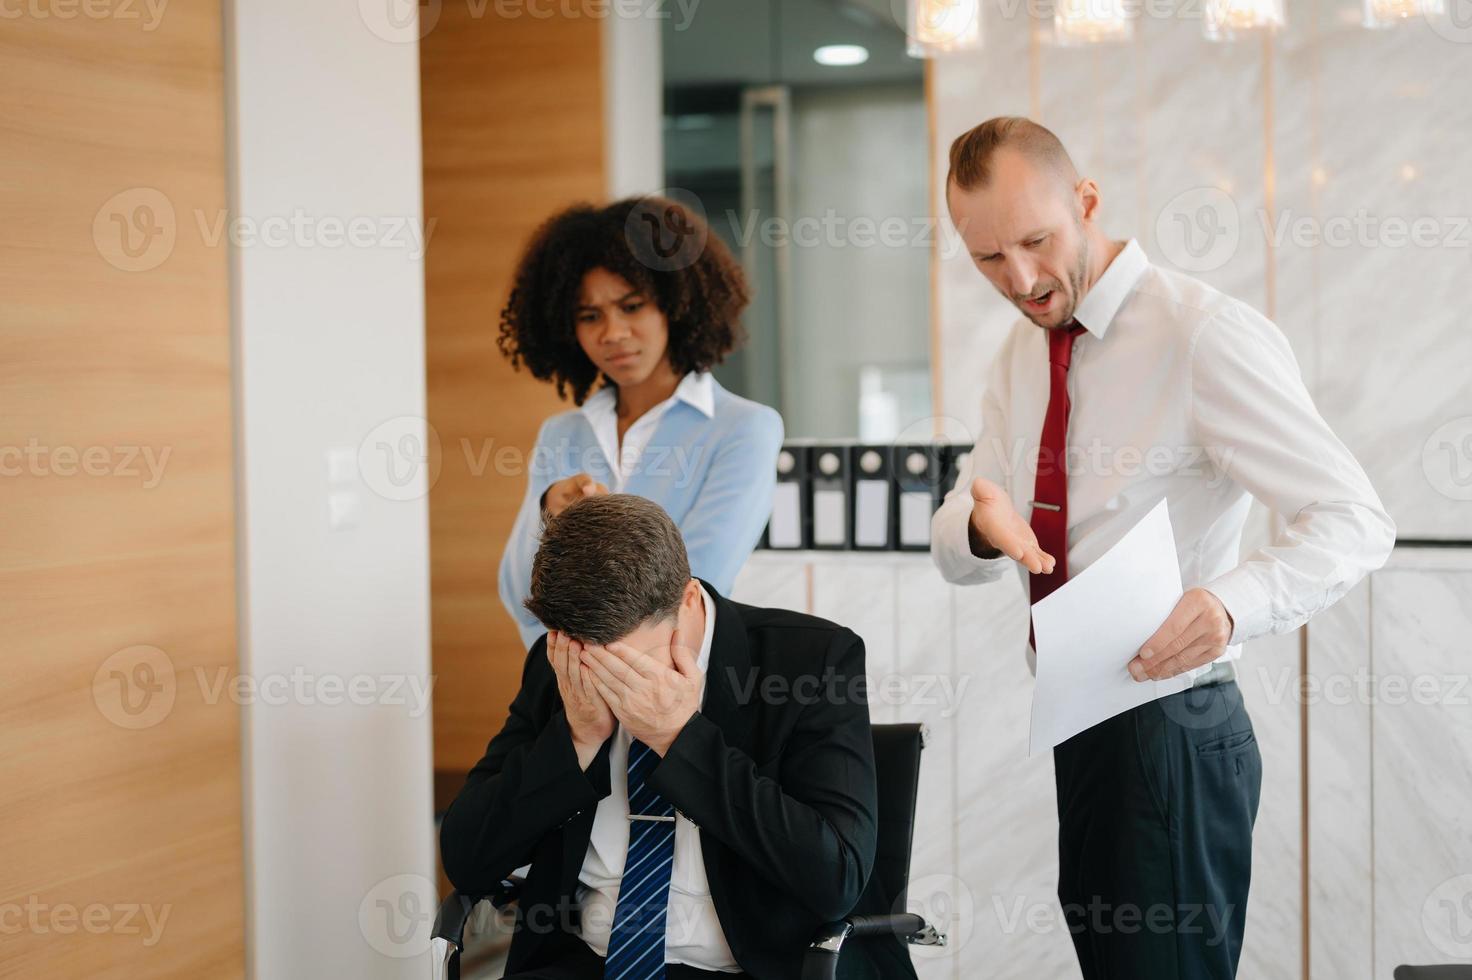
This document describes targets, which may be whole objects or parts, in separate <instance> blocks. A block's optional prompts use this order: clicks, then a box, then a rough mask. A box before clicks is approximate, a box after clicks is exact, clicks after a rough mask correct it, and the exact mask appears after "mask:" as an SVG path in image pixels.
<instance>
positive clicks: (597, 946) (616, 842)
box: [577, 586, 741, 973]
mask: <svg viewBox="0 0 1472 980" xmlns="http://www.w3.org/2000/svg"><path fill="white" fill-rule="evenodd" d="M699 588H700V599H701V602H702V603H703V604H704V606H705V636H704V637H703V638H702V639H701V641H700V653H699V655H698V656H697V657H696V660H695V662H696V665H697V666H698V667H699V668H700V673H701V677H702V681H701V691H700V695H701V699H702V701H704V698H705V682H704V680H703V678H704V676H705V671H706V667H707V666H708V665H709V664H710V645H711V638H712V637H713V636H714V635H715V628H716V609H715V604H714V603H713V602H711V598H710V596H709V595H708V594H707V593H706V591H705V587H704V586H699ZM629 742H630V737H629V733H628V732H627V731H626V730H625V729H624V727H623V726H622V725H620V726H619V727H618V729H617V730H616V731H615V732H614V734H613V744H612V745H611V746H609V750H608V765H609V769H610V774H609V776H610V778H609V785H610V792H609V794H608V795H607V796H605V797H604V798H603V799H602V800H600V801H599V802H598V810H597V812H596V813H595V814H594V815H593V832H592V836H591V837H590V838H589V839H588V853H587V856H586V857H584V858H583V869H582V872H581V873H580V874H579V875H578V882H579V887H578V894H577V901H578V907H579V909H580V910H581V913H582V937H583V942H585V943H587V944H588V946H589V947H590V948H591V949H592V950H593V952H595V953H597V954H598V955H599V956H607V955H608V935H609V932H610V931H611V930H612V928H613V913H614V909H615V908H616V907H617V906H618V889H619V883H620V882H621V881H622V879H623V873H624V858H626V857H627V856H628V850H629V789H628V785H629ZM664 957H665V962H666V963H684V964H686V965H687V966H693V967H695V968H696V969H700V970H715V971H719V972H722V973H739V972H740V971H741V968H740V967H739V966H737V965H736V958H735V957H734V956H732V955H731V947H730V946H728V945H727V944H726V934H725V932H724V931H723V930H722V929H721V921H720V919H719V918H718V917H717V916H716V908H715V905H714V903H712V901H711V897H710V883H709V882H708V881H707V880H706V877H705V858H704V856H703V855H702V854H701V850H700V828H699V827H697V826H695V824H693V823H691V822H690V821H689V820H686V819H685V816H684V815H683V814H681V813H679V812H678V811H676V814H675V859H674V864H673V865H672V866H671V868H670V901H669V912H668V915H667V917H666V920H665V942H664Z"/></svg>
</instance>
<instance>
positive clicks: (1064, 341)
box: [1028, 323, 1084, 650]
mask: <svg viewBox="0 0 1472 980" xmlns="http://www.w3.org/2000/svg"><path fill="white" fill-rule="evenodd" d="M1083 330H1084V328H1083V326H1082V325H1080V324H1077V323H1075V324H1074V325H1073V326H1071V327H1058V328H1056V329H1054V330H1049V331H1048V376H1049V382H1048V385H1049V392H1048V414H1047V415H1045V416H1043V435H1042V438H1041V439H1040V440H1039V441H1038V476H1037V483H1036V484H1035V485H1034V487H1033V505H1032V518H1031V520H1030V521H1029V523H1030V524H1031V525H1032V533H1033V534H1035V535H1037V538H1038V546H1039V547H1040V548H1042V549H1043V550H1044V551H1046V552H1047V553H1048V554H1050V555H1052V556H1053V559H1054V565H1053V571H1052V573H1051V574H1049V575H1036V574H1035V575H1031V576H1030V577H1029V587H1030V591H1031V593H1032V601H1033V602H1037V601H1038V600H1039V599H1041V598H1043V597H1044V596H1046V595H1048V594H1049V593H1051V592H1052V591H1053V590H1054V589H1056V588H1058V586H1060V585H1062V584H1063V583H1064V582H1067V581H1068V471H1067V465H1066V464H1067V455H1066V454H1067V450H1068V407H1069V406H1068V363H1069V361H1071V360H1072V359H1073V341H1074V338H1076V337H1077V336H1078V335H1079V334H1081V333H1083ZM1028 642H1030V643H1032V644H1033V649H1034V650H1036V649H1037V643H1036V642H1035V641H1034V640H1033V638H1032V635H1031V631H1030V629H1029V634H1028Z"/></svg>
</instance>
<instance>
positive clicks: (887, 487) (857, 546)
mask: <svg viewBox="0 0 1472 980" xmlns="http://www.w3.org/2000/svg"><path fill="white" fill-rule="evenodd" d="M970 449H971V447H970V446H961V445H949V444H946V443H906V444H889V445H886V444H873V443H864V442H858V441H842V440H793V441H790V442H788V443H785V444H784V445H783V447H782V450H781V452H780V453H779V454H778V457H777V487H776V490H775V491H774V493H773V499H772V515H771V518H770V520H769V521H768V523H767V529H766V531H765V533H764V534H763V535H762V540H761V543H760V545H759V547H760V548H761V549H762V550H765V551H866V552H874V551H928V550H930V518H931V515H933V514H934V513H935V510H936V508H937V507H939V506H940V502H941V500H942V499H943V498H944V497H945V494H946V492H947V491H948V490H949V489H950V488H951V486H953V485H954V483H955V480H956V473H957V472H958V471H959V469H960V467H961V466H962V465H964V457H965V454H966V453H968V452H969V451H970Z"/></svg>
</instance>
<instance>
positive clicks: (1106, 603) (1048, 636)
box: [1028, 500, 1191, 755]
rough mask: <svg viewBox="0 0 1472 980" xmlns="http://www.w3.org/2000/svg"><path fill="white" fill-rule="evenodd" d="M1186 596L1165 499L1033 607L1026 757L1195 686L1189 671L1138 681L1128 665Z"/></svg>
mask: <svg viewBox="0 0 1472 980" xmlns="http://www.w3.org/2000/svg"><path fill="white" fill-rule="evenodd" d="M1181 594H1182V590H1181V568H1180V564H1179V563H1178V561H1177V560H1176V542H1175V534H1174V532H1173V531H1172V530H1171V525H1170V511H1169V510H1168V509H1167V508H1166V505H1165V501H1164V500H1162V501H1160V503H1158V504H1156V505H1155V507H1154V509H1153V510H1151V511H1150V513H1149V514H1146V515H1145V517H1144V518H1143V519H1141V521H1140V523H1138V524H1136V525H1135V526H1134V527H1132V528H1130V530H1129V531H1128V532H1127V533H1126V534H1125V536H1124V537H1123V538H1121V539H1120V541H1119V543H1118V544H1116V545H1115V546H1114V547H1113V548H1111V549H1109V551H1108V552H1106V553H1105V554H1104V555H1103V556H1102V557H1100V558H1099V559H1098V560H1097V561H1095V562H1094V563H1093V564H1092V565H1090V566H1089V567H1088V568H1086V569H1084V570H1083V571H1082V572H1080V573H1079V574H1078V575H1076V576H1074V577H1072V578H1070V579H1069V580H1068V581H1067V582H1065V583H1064V584H1063V585H1062V586H1060V587H1059V588H1058V590H1057V591H1056V592H1054V593H1053V594H1052V595H1049V596H1047V597H1046V598H1044V599H1042V600H1041V601H1039V602H1037V603H1035V604H1034V605H1033V607H1032V624H1033V633H1034V637H1035V639H1036V641H1037V682H1036V684H1035V686H1034V687H1033V694H1032V733H1031V737H1030V739H1029V741H1028V754H1029V755H1037V754H1038V753H1039V752H1044V751H1047V750H1048V749H1051V748H1052V747H1053V746H1055V745H1057V744H1058V743H1060V742H1063V741H1066V740H1067V739H1069V738H1071V737H1073V736H1074V735H1077V734H1078V733H1079V732H1081V731H1084V730H1085V729H1087V728H1092V727H1093V726H1094V725H1097V724H1098V723H1099V722H1101V721H1105V720H1107V719H1109V718H1113V717H1114V716H1115V715H1117V714H1119V713H1120V712H1122V711H1128V710H1129V709H1131V708H1134V707H1138V706H1139V705H1142V704H1147V703H1149V702H1151V701H1154V700H1156V699H1157V698H1162V697H1165V696H1166V695H1167V694H1174V693H1176V692H1177V691H1184V690H1185V689H1186V688H1187V687H1189V686H1190V685H1191V680H1190V678H1189V677H1188V676H1186V675H1184V674H1182V675H1179V676H1176V677H1172V678H1171V679H1170V680H1165V681H1144V682H1143V683H1141V682H1137V681H1136V680H1135V679H1134V678H1132V677H1130V672H1129V669H1128V664H1129V662H1130V661H1131V660H1133V659H1134V658H1135V654H1137V653H1139V651H1140V646H1141V645H1142V644H1143V643H1144V642H1145V641H1146V640H1148V639H1150V636H1151V635H1152V634H1153V633H1154V632H1155V631H1156V630H1158V629H1159V628H1160V624H1161V623H1163V622H1165V619H1166V617H1167V616H1169V615H1170V613H1171V610H1172V609H1174V608H1175V605H1176V603H1177V602H1178V601H1180V598H1181Z"/></svg>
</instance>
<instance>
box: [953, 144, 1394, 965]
mask: <svg viewBox="0 0 1472 980" xmlns="http://www.w3.org/2000/svg"><path fill="white" fill-rule="evenodd" d="M1102 201H1103V198H1102V196H1101V193H1100V190H1099V187H1098V185H1097V184H1095V182H1094V181H1092V180H1090V179H1087V178H1080V177H1079V175H1078V173H1077V171H1076V170H1075V169H1074V166H1073V163H1072V161H1071V160H1070V159H1069V156H1068V154H1067V152H1066V151H1065V150H1064V148H1063V146H1062V144H1061V143H1060V142H1059V141H1058V139H1057V137H1056V136H1054V135H1053V134H1052V133H1051V132H1049V131H1048V130H1047V129H1045V128H1043V127H1042V126H1039V125H1037V124H1036V123H1033V122H1031V121H1029V120H1027V119H1022V118H1017V117H1002V118H997V119H991V120H988V121H987V122H984V123H982V124H981V125H979V126H977V127H976V128H974V129H972V130H971V131H969V132H967V133H965V134H963V135H962V136H961V137H959V138H958V139H957V140H956V141H955V142H954V143H953V144H952V146H951V151H950V173H949V175H948V177H947V180H946V203H947V207H948V209H949V211H950V215H951V219H952V222H953V223H954V225H955V226H956V228H957V230H958V231H959V233H960V235H961V238H962V240H963V241H964V242H965V243H966V247H967V249H968V251H969V252H970V254H971V257H972V259H973V260H974V261H975V263H976V267H977V269H978V270H980V271H981V273H982V275H984V276H986V278H987V280H988V281H989V282H991V284H992V285H993V286H995V287H996V289H997V290H998V291H999V292H1000V293H1001V294H1002V295H1003V296H1005V297H1007V298H1008V299H1009V300H1011V301H1012V302H1013V303H1014V304H1015V305H1016V306H1017V308H1018V309H1019V310H1021V312H1022V314H1023V318H1022V319H1021V320H1019V321H1018V323H1017V324H1016V325H1015V326H1014V327H1013V329H1012V331H1011V333H1010V334H1009V336H1008V337H1007V339H1006V341H1005V342H1004V343H1003V345H1002V348H1001V350H1000V352H999V353H998V356H997V359H996V362H995V364H994V365H993V369H992V372H991V378H990V380H989V381H988V383H987V385H986V390H985V394H984V396H983V400H982V425H981V432H980V436H979V438H978V439H977V442H976V445H975V447H974V448H973V451H972V453H971V456H970V464H969V467H968V468H967V469H966V470H965V471H963V472H962V473H960V474H959V478H958V480H957V484H956V487H955V488H954V489H953V490H952V491H951V493H950V494H949V495H948V496H947V498H946V501H945V503H944V504H943V505H942V506H941V508H940V509H939V511H937V513H936V515H935V518H934V524H933V528H932V541H933V545H932V552H933V555H934V559H935V562H936V565H937V566H938V567H939V568H940V570H941V573H942V574H943V575H944V576H945V577H946V579H947V580H949V581H951V582H955V583H957V584H962V585H967V584H973V583H982V582H991V581H995V580H996V579H998V578H1000V577H1001V576H1002V575H1003V574H1004V573H1005V570H1006V568H1007V567H1008V566H1013V567H1018V568H1019V570H1020V571H1021V573H1022V575H1023V578H1024V580H1025V581H1026V583H1027V587H1028V590H1029V593H1030V595H1031V599H1032V601H1033V602H1036V601H1038V600H1039V599H1041V598H1042V597H1043V596H1045V595H1047V594H1048V593H1050V592H1052V591H1053V590H1054V589H1056V588H1058V586H1060V585H1062V584H1063V583H1064V582H1065V581H1067V579H1068V576H1069V574H1070V573H1072V574H1077V573H1078V572H1080V571H1082V570H1083V569H1085V568H1087V567H1088V566H1089V564H1090V563H1091V562H1093V561H1094V560H1095V559H1096V558H1098V557H1099V556H1100V555H1102V554H1104V553H1105V552H1106V551H1107V550H1108V549H1109V548H1110V547H1111V546H1113V545H1114V544H1115V543H1116V542H1117V541H1118V540H1119V539H1120V538H1121V537H1122V536H1123V535H1124V533H1125V532H1126V531H1127V530H1128V529H1129V528H1131V527H1132V526H1133V525H1134V524H1135V523H1136V522H1137V521H1138V520H1139V519H1140V518H1142V517H1143V516H1144V515H1145V514H1146V513H1148V512H1149V511H1150V509H1151V508H1152V507H1153V506H1154V505H1155V504H1156V503H1158V502H1159V501H1160V500H1161V499H1164V500H1166V501H1167V505H1168V507H1169V510H1170V518H1171V523H1172V525H1173V527H1174V528H1175V533H1176V545H1177V549H1178V552H1179V559H1180V566H1181V579H1182V582H1183V583H1185V585H1186V586H1187V589H1186V592H1185V594H1184V595H1183V596H1182V597H1181V600H1180V602H1179V603H1178V604H1177V606H1176V607H1175V610H1174V611H1173V612H1172V613H1171V614H1170V616H1169V617H1167V619H1166V620H1165V622H1164V623H1162V624H1161V625H1160V628H1159V629H1158V630H1157V631H1156V632H1155V634H1154V635H1153V636H1152V637H1151V638H1150V639H1149V640H1147V641H1146V643H1145V645H1144V646H1143V647H1141V649H1140V651H1139V653H1138V655H1137V656H1136V657H1135V658H1134V660H1132V661H1131V662H1130V664H1129V665H1128V669H1129V671H1130V673H1131V675H1132V676H1133V677H1134V678H1135V679H1136V680H1139V681H1144V680H1146V679H1157V680H1158V679H1164V678H1168V677H1174V676H1176V675H1178V674H1183V673H1185V674H1188V675H1189V676H1190V677H1191V678H1192V682H1193V686H1192V687H1191V688H1189V689H1187V690H1185V691H1182V692H1180V693H1178V694H1174V695H1170V696H1169V697H1166V698H1163V699H1160V700H1158V701H1154V702H1152V703H1149V704H1146V705H1144V706H1142V707H1139V708H1136V709H1134V710H1132V711H1127V712H1125V713H1123V714H1121V715H1117V716H1116V717H1114V718H1111V719H1110V720H1108V721H1105V722H1103V723H1101V724H1099V725H1096V726H1094V727H1093V728H1090V729H1088V730H1087V731H1084V732H1082V733H1080V734H1079V735H1077V736H1075V737H1074V738H1072V739H1069V740H1068V741H1067V742H1064V743H1063V744H1062V745H1060V746H1058V747H1057V749H1055V751H1054V768H1055V777H1056V782H1057V792H1058V819H1059V835H1058V851H1059V865H1060V867H1059V882H1058V896H1059V901H1060V902H1061V903H1062V905H1063V911H1064V914H1065V918H1066V921H1067V922H1068V925H1069V930H1070V932H1071V934H1072V936H1073V941H1074V947H1075V951H1076V953H1077V955H1078V959H1079V964H1080V966H1081V968H1082V970H1083V974H1084V976H1085V977H1086V978H1089V980H1093V978H1103V977H1109V978H1120V977H1130V978H1135V977H1150V978H1152V980H1156V978H1165V977H1171V978H1196V977H1201V978H1206V977H1212V978H1219V977H1229V976H1233V975H1235V973H1236V968H1237V962H1238V959H1239V957H1240V954H1241V947H1242V936H1243V922H1244V919H1245V918H1246V910H1247V893H1248V883H1249V876H1250V872H1251V866H1252V825H1253V821H1254V820H1255V818H1256V816H1257V805H1258V794H1259V789H1260V786H1261V781H1262V760H1261V756H1260V755H1259V752H1258V749H1257V744H1256V741H1255V738H1254V736H1253V732H1252V723H1251V721H1250V720H1249V718H1248V716H1247V712H1246V710H1245V709H1244V707H1243V706H1242V699H1241V695H1240V692H1239V691H1238V690H1237V685H1236V682H1235V680H1234V678H1235V676H1236V675H1235V669H1234V666H1233V662H1234V661H1235V660H1236V659H1237V658H1238V656H1240V653H1241V648H1242V644H1243V643H1244V642H1246V641H1247V640H1250V639H1252V638H1254V637H1258V636H1263V635H1266V634H1269V633H1282V632H1285V631H1288V630H1292V629H1294V628H1296V627H1298V626H1300V625H1302V624H1303V623H1305V622H1306V621H1307V620H1308V619H1309V618H1310V617H1311V616H1313V615H1314V614H1315V613H1317V612H1319V611H1321V610H1323V609H1324V608H1326V607H1328V606H1329V605H1330V604H1331V603H1333V602H1334V601H1335V600H1337V599H1338V598H1339V597H1340V596H1342V595H1343V594H1344V593H1345V592H1346V591H1348V590H1349V589H1350V588H1351V587H1352V586H1353V585H1354V584H1355V583H1356V582H1358V581H1359V580H1360V579H1361V578H1363V577H1364V576H1365V575H1366V574H1367V573H1369V572H1371V571H1373V570H1374V569H1376V568H1378V567H1380V565H1381V564H1383V563H1384V561H1385V559H1386V557H1387V556H1388V555H1389V553H1390V550H1391V548H1392V546H1393V545H1394V542H1395V526H1394V524H1393V523H1392V521H1391V519H1390V517H1389V516H1388V515H1387V514H1386V513H1385V509H1384V507H1383V506H1382V505H1381V503H1380V499H1379V497H1378V496H1377V495H1376V494H1375V491H1374V489H1373V488H1372V487H1371V486H1370V483H1369V480H1368V479H1367V478H1366V477H1365V474H1364V471H1363V470H1362V469H1361V468H1360V466H1359V464H1358V463H1357V462H1356V461H1355V459H1354V457H1353V456H1352V455H1351V454H1350V453H1349V451H1348V450H1347V449H1346V448H1345V446H1344V445H1343V443H1341V442H1340V441H1339V440H1338V439H1337V438H1336V437H1335V435H1334V433H1333V432H1332V431H1331V430H1330V429H1329V426H1328V425H1327V424H1326V423H1325V422H1324V420H1323V418H1322V417H1320V415H1319V413H1318V411H1317V410H1316V409H1315V408H1314V405H1313V402H1312V400H1311V399H1310V398H1309V394H1308V392H1307V390H1306V389H1305V388H1304V385H1303V381H1302V379H1301V377H1300V375H1299V370H1298V365H1297V362H1296V361H1295V360H1294V357H1293V352H1292V350H1291V349H1290V348H1289V346H1288V343H1287V341H1286V339H1285V338H1284V337H1283V335H1282V333H1281V332H1280V331H1279V330H1278V328H1277V327H1276V326H1275V325H1274V324H1273V323H1272V322H1271V321H1269V320H1268V319H1267V318H1265V317H1264V316H1262V315H1261V314H1260V313H1258V312H1257V311H1256V310H1254V309H1252V308H1251V307H1249V306H1247V305H1246V304H1245V303H1242V302H1240V301H1238V300H1235V299H1233V298H1231V297H1229V296H1226V295H1223V294H1222V293H1220V292H1218V291H1217V290H1215V289H1213V288H1211V287H1210V286H1208V285H1206V284H1205V283H1202V282H1199V281H1197V280H1195V279H1192V278H1190V277H1187V276H1184V275H1180V274H1178V273H1175V272H1172V271H1169V270H1166V269H1162V268H1160V267H1158V266H1155V265H1152V264H1151V263H1150V261H1149V259H1147V258H1146V256H1145V253H1144V252H1143V251H1142V250H1141V248H1140V246H1139V245H1138V244H1137V243H1136V242H1134V241H1133V240H1131V241H1128V242H1117V241H1111V240H1110V239H1109V238H1108V237H1107V236H1106V235H1105V234H1104V231H1103V228H1102V226H1101V217H1102ZM1253 497H1255V498H1257V499H1258V500H1261V501H1262V502H1263V503H1264V504H1266V505H1267V506H1269V507H1270V508H1272V510H1273V511H1275V512H1276V513H1278V514H1281V515H1283V516H1284V517H1285V518H1286V519H1287V521H1288V524H1287V526H1286V528H1284V529H1283V531H1282V532H1281V533H1280V534H1279V535H1278V537H1277V538H1276V540H1274V541H1273V542H1272V543H1271V544H1270V545H1269V546H1267V547H1265V548H1262V549H1260V550H1258V551H1256V552H1254V553H1253V554H1251V555H1249V556H1248V557H1247V558H1246V559H1245V560H1240V561H1239V550H1240V546H1241V537H1242V528H1243V523H1244V521H1245V519H1246V516H1247V511H1248V508H1249V507H1250V505H1251V498H1253ZM1121 587H1124V588H1127V587H1128V584H1127V583H1121ZM1030 655H1032V654H1031V652H1030Z"/></svg>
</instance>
